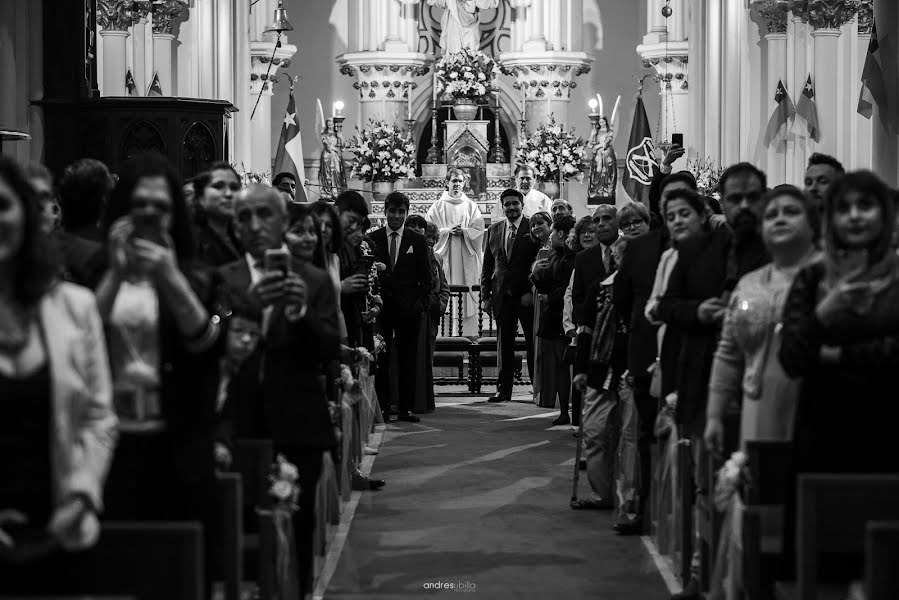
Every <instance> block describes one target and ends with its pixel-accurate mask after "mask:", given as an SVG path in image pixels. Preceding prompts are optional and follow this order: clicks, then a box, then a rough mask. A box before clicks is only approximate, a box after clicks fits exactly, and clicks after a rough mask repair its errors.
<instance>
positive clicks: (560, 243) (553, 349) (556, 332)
mask: <svg viewBox="0 0 899 600" xmlns="http://www.w3.org/2000/svg"><path fill="white" fill-rule="evenodd" d="M574 226H575V221H574V217H572V216H570V215H566V216H564V217H561V218H559V219H557V220H556V221H555V222H554V223H553V225H552V234H551V235H550V245H551V247H552V249H553V254H552V256H550V258H549V262H548V263H547V266H546V268H544V269H540V270H538V271H536V272H535V273H534V274H533V275H531V281H532V282H533V283H534V288H535V290H536V292H537V293H538V294H540V298H541V299H540V305H541V306H543V314H542V315H541V316H540V319H539V322H540V328H539V329H536V330H535V331H534V334H535V335H536V336H537V337H538V338H541V339H542V340H543V343H542V344H541V345H540V346H538V347H539V348H540V349H541V350H542V353H541V355H538V358H539V359H540V360H541V362H542V370H541V371H540V373H541V375H542V377H543V381H542V382H541V385H540V396H541V397H540V401H539V402H538V404H539V405H540V406H555V404H556V395H558V397H559V417H558V418H557V419H556V420H554V421H553V425H568V424H569V423H571V419H570V418H569V416H568V399H569V394H570V391H571V373H570V371H569V369H568V365H567V364H566V363H565V347H566V346H567V345H568V338H567V336H566V335H565V332H564V331H563V330H562V309H563V307H564V302H565V290H566V289H567V287H568V283H569V282H570V281H571V276H572V274H573V273H574V255H575V252H574V251H573V250H571V248H569V247H568V245H567V239H568V234H569V232H571V231H572V230H573V229H574ZM535 370H536V369H535Z"/></svg>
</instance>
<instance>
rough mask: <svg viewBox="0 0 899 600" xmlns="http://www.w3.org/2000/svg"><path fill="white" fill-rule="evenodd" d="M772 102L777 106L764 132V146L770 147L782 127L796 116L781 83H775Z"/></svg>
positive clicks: (794, 109)
mask: <svg viewBox="0 0 899 600" xmlns="http://www.w3.org/2000/svg"><path fill="white" fill-rule="evenodd" d="M774 102H776V103H777V106H776V107H775V108H774V112H773V113H771V118H770V119H769V120H768V128H767V129H766V130H765V146H770V145H771V142H773V141H774V139H775V138H776V137H777V136H778V135H780V131H781V129H783V126H784V125H786V124H787V123H789V122H790V119H792V118H793V117H795V116H796V107H795V106H793V101H792V100H790V94H788V93H787V88H785V87H784V84H783V81H778V82H777V91H776V92H774Z"/></svg>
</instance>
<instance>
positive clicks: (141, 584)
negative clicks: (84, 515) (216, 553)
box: [48, 521, 205, 600]
mask: <svg viewBox="0 0 899 600" xmlns="http://www.w3.org/2000/svg"><path fill="white" fill-rule="evenodd" d="M95 553H96V560H97V564H100V565H103V578H102V581H98V582H97V588H98V589H97V592H98V593H103V594H127V595H132V596H134V597H135V598H137V600H157V599H159V598H178V599H179V600H203V599H204V597H205V591H204V587H205V582H204V571H203V569H204V562H203V526H202V525H201V524H200V523H198V522H192V521H172V522H166V521H159V522H144V521H106V522H104V523H103V524H102V530H101V535H100V541H99V542H98V543H97V546H96V548H95ZM48 575H50V574H49V573H48Z"/></svg>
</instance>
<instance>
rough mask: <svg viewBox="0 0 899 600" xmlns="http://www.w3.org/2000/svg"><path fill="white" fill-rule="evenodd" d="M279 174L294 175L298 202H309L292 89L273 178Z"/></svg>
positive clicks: (273, 168) (301, 141)
mask: <svg viewBox="0 0 899 600" xmlns="http://www.w3.org/2000/svg"><path fill="white" fill-rule="evenodd" d="M278 173H293V174H294V175H295V176H296V178H297V196H296V201H297V202H308V201H309V196H308V195H307V194H306V185H305V183H304V182H305V181H306V169H305V168H304V166H303V140H302V137H301V136H300V122H299V120H298V119H297V102H296V100H295V99H294V97H293V88H292V87H291V89H290V98H289V99H288V100H287V111H286V112H285V114H284V124H283V125H282V126H281V139H279V140H278V151H277V152H276V153H275V163H274V165H273V167H272V177H274V176H275V175H277V174H278Z"/></svg>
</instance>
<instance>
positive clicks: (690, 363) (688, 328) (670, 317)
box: [658, 229, 770, 435]
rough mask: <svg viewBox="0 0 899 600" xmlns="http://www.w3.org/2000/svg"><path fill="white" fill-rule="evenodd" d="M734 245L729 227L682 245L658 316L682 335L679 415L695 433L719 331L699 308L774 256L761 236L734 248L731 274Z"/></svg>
mask: <svg viewBox="0 0 899 600" xmlns="http://www.w3.org/2000/svg"><path fill="white" fill-rule="evenodd" d="M733 243H734V241H733V234H732V233H731V232H730V230H729V229H716V230H713V231H710V232H708V233H704V234H702V235H700V236H699V237H697V238H694V239H691V240H688V241H687V242H685V243H683V244H681V246H680V247H679V248H678V259H677V265H675V267H674V270H673V271H672V272H671V278H670V279H669V280H668V289H667V290H666V291H665V295H664V296H663V297H662V299H661V300H660V301H659V307H658V314H659V318H660V319H661V320H662V321H664V322H666V323H672V324H674V325H675V326H676V327H678V328H679V329H680V331H681V332H682V333H683V341H682V343H681V349H680V358H679V360H678V365H677V372H678V373H677V392H678V400H677V419H678V423H681V424H684V425H686V427H687V433H693V434H695V435H702V431H703V428H704V426H705V405H706V399H707V395H708V386H709V377H710V375H711V370H712V358H713V357H714V354H715V349H716V348H717V346H718V334H719V333H720V327H719V326H718V325H717V324H706V323H701V322H700V321H699V318H698V316H697V314H696V309H697V308H699V305H700V304H702V302H703V301H704V300H706V299H708V298H718V297H721V295H722V294H723V293H724V291H725V288H726V287H727V286H728V285H730V283H731V282H730V280H731V279H732V278H734V277H736V278H737V279H739V278H740V277H742V276H743V275H745V274H746V273H748V272H749V271H753V270H755V269H757V268H759V267H761V266H763V265H765V264H766V263H768V262H769V260H770V259H769V258H768V255H767V253H766V252H765V250H764V246H762V245H761V240H757V242H756V243H755V244H753V245H751V246H748V247H746V248H744V249H743V250H742V251H740V252H735V256H734V257H733V258H736V259H737V265H735V266H736V268H735V269H734V265H731V269H730V270H732V273H731V274H729V273H728V271H729V268H728V262H729V259H730V257H731V246H732V244H733ZM732 283H734V284H735V283H736V282H735V281H733V282H732Z"/></svg>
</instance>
